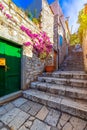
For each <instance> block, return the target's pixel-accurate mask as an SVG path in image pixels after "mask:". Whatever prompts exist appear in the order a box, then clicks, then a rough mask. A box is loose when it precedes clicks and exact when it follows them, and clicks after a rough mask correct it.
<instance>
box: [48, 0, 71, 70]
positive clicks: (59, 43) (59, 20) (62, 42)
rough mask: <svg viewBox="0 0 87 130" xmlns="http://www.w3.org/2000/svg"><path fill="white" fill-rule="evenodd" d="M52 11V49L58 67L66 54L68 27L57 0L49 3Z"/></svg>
mask: <svg viewBox="0 0 87 130" xmlns="http://www.w3.org/2000/svg"><path fill="white" fill-rule="evenodd" d="M50 6H51V9H52V11H53V12H54V43H55V44H54V49H55V50H56V51H57V54H58V56H57V63H56V67H57V66H58V67H57V68H59V66H60V65H61V63H62V62H63V60H64V58H65V56H66V55H67V54H68V44H69V37H67V33H68V29H67V26H66V24H65V18H64V15H63V12H62V10H61V7H60V5H59V3H58V1H57V0H55V2H54V3H52V4H51V5H50Z"/></svg>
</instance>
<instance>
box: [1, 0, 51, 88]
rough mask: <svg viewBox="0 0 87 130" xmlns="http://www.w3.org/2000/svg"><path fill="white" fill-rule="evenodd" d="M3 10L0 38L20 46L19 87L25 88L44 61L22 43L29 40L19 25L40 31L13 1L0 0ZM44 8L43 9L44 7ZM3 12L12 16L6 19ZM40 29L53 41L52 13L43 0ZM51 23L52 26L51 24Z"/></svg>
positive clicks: (42, 68) (40, 70)
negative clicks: (48, 25)
mask: <svg viewBox="0 0 87 130" xmlns="http://www.w3.org/2000/svg"><path fill="white" fill-rule="evenodd" d="M0 2H1V3H2V4H3V6H4V10H2V11H1V10H0V39H2V40H3V39H4V40H5V41H7V42H8V43H9V41H10V42H11V44H12V45H13V44H14V43H15V44H16V45H20V46H21V48H22V50H23V51H22V56H21V89H27V88H28V87H29V83H30V82H31V81H33V80H35V79H36V78H37V75H39V74H40V73H41V72H42V71H43V70H44V62H45V61H43V62H42V61H41V60H40V59H39V58H38V57H37V56H36V55H35V54H34V53H33V52H32V47H31V46H29V47H26V46H24V45H23V43H24V42H27V41H30V39H29V37H28V36H27V35H26V34H25V33H24V32H22V31H21V29H20V26H21V25H24V26H25V27H27V28H29V29H30V30H31V31H32V32H33V33H39V32H41V29H39V28H38V27H37V26H36V25H35V24H34V23H33V22H32V21H30V20H29V19H28V17H27V16H26V15H25V13H24V12H23V11H21V10H20V9H19V8H18V7H17V6H16V5H15V4H14V3H12V2H11V1H9V0H1V1H0ZM44 8H45V9H44ZM47 10H49V15H48V19H51V21H50V22H48V19H46V16H45V15H46V14H47ZM5 13H7V14H9V15H10V16H12V19H8V18H7V17H6V16H5ZM41 15H42V22H41V24H42V25H41V26H42V30H44V31H46V32H47V34H48V36H49V37H50V38H51V41H52V42H53V37H52V36H53V14H52V12H51V9H50V8H49V6H48V4H47V3H46V1H45V0H43V10H42V13H41ZM48 23H49V24H50V28H47V24H48ZM51 25H52V26H51Z"/></svg>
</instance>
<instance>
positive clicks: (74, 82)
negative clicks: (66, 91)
mask: <svg viewBox="0 0 87 130" xmlns="http://www.w3.org/2000/svg"><path fill="white" fill-rule="evenodd" d="M38 81H40V82H46V83H52V84H58V85H59V84H61V85H65V86H71V87H81V88H87V80H79V79H65V78H54V77H38Z"/></svg>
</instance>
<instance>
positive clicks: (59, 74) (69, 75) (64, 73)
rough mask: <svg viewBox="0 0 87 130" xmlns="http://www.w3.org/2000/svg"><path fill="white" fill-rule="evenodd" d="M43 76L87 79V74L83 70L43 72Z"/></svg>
mask: <svg viewBox="0 0 87 130" xmlns="http://www.w3.org/2000/svg"><path fill="white" fill-rule="evenodd" d="M42 75H43V76H51V77H55V78H67V79H71V78H73V79H83V80H87V74H86V73H85V72H83V71H77V72H76V71H56V72H53V73H43V74H42Z"/></svg>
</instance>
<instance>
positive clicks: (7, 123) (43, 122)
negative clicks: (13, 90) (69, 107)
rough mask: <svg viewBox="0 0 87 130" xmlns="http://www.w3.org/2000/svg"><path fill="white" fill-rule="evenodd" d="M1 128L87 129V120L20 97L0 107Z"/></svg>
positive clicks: (5, 129)
mask: <svg viewBox="0 0 87 130" xmlns="http://www.w3.org/2000/svg"><path fill="white" fill-rule="evenodd" d="M0 130H87V121H86V120H82V119H80V118H77V117H74V116H71V115H69V114H66V113H62V112H60V111H58V110H54V109H52V108H50V107H46V106H44V105H41V104H39V103H35V102H32V101H29V100H27V99H24V98H18V99H16V100H14V101H12V102H10V103H7V104H5V105H3V106H1V107H0Z"/></svg>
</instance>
